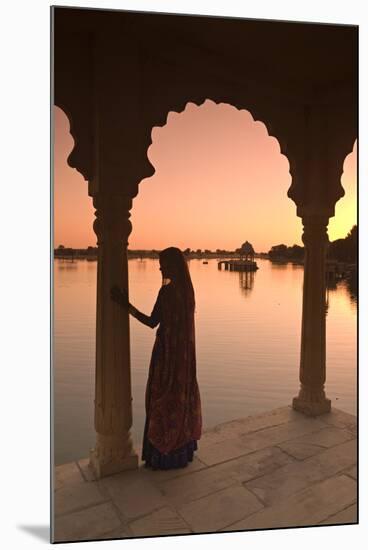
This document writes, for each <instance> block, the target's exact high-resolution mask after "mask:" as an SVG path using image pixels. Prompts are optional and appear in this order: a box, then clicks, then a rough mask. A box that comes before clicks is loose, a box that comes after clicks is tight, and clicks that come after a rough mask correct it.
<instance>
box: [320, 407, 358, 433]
mask: <svg viewBox="0 0 368 550" xmlns="http://www.w3.org/2000/svg"><path fill="white" fill-rule="evenodd" d="M319 418H320V420H321V422H324V423H325V424H327V425H328V426H335V427H336V428H343V429H346V430H349V431H351V433H352V434H353V435H356V433H357V432H356V429H357V417H356V416H354V415H352V414H350V413H347V412H345V411H342V410H341V409H335V408H334V407H332V409H331V412H330V413H327V414H323V415H321V416H320V417H319Z"/></svg>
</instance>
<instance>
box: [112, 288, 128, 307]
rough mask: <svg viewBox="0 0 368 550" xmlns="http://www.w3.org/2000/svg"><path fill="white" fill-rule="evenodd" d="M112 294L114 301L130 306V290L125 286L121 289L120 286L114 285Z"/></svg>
mask: <svg viewBox="0 0 368 550" xmlns="http://www.w3.org/2000/svg"><path fill="white" fill-rule="evenodd" d="M110 296H111V299H112V300H114V302H117V303H118V304H120V305H121V306H123V307H129V298H128V291H127V290H126V289H125V288H123V289H122V290H121V289H120V288H119V287H118V286H113V287H112V288H111V290H110Z"/></svg>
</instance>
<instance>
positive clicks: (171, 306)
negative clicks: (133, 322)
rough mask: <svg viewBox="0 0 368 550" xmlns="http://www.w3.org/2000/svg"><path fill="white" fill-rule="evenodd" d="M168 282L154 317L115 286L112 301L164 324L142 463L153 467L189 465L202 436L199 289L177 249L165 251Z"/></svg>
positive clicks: (151, 378) (151, 379)
mask: <svg viewBox="0 0 368 550" xmlns="http://www.w3.org/2000/svg"><path fill="white" fill-rule="evenodd" d="M159 259H160V270H161V273H162V278H163V284H162V287H161V289H160V291H159V293H158V296H157V300H156V303H155V305H154V308H153V310H152V313H151V315H150V316H148V315H145V314H144V313H142V312H140V311H138V310H137V309H136V308H135V307H134V306H132V305H131V304H130V303H129V301H128V296H127V292H126V291H121V290H120V289H119V288H117V287H114V288H113V289H112V290H111V296H112V298H113V299H114V300H115V301H117V302H118V303H120V304H121V305H122V306H123V307H127V308H128V309H129V313H130V314H131V315H133V317H135V318H136V319H138V321H140V322H142V323H144V324H145V325H147V326H149V327H151V328H154V327H156V326H157V325H159V328H158V330H157V332H156V339H155V343H154V346H153V350H152V356H151V362H150V366H149V373H148V381H147V387H146V396H145V398H146V399H145V404H146V422H145V427H144V436H143V448H142V460H144V461H145V465H146V466H151V467H152V468H154V469H165V470H166V469H170V468H180V467H184V466H187V464H188V462H191V461H192V460H193V453H194V451H195V450H196V449H197V448H198V447H197V441H198V440H199V439H200V437H201V427H202V416H201V401H200V394H199V389H198V383H197V378H196V352H195V326H194V308H195V299H194V289H193V285H192V281H191V278H190V273H189V269H188V266H187V262H186V260H185V257H184V255H183V254H182V252H181V251H180V250H179V249H178V248H175V247H170V248H166V249H165V250H163V251H162V252H161V253H160V256H159Z"/></svg>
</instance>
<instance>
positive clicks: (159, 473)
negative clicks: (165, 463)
mask: <svg viewBox="0 0 368 550" xmlns="http://www.w3.org/2000/svg"><path fill="white" fill-rule="evenodd" d="M205 468H207V465H206V464H203V462H201V461H200V460H199V459H198V457H196V456H194V457H193V462H189V463H188V466H186V467H185V468H175V469H173V470H152V469H151V468H145V471H146V475H147V477H148V478H149V479H150V481H151V482H152V483H153V484H154V485H161V484H162V483H164V482H165V481H168V480H169V479H177V478H179V477H186V476H187V475H189V474H192V473H194V472H198V471H199V470H203V469H205Z"/></svg>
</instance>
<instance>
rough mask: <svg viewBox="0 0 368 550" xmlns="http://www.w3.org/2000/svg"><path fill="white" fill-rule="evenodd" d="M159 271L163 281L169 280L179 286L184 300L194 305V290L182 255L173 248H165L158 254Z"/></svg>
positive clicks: (177, 249)
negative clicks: (184, 297)
mask: <svg viewBox="0 0 368 550" xmlns="http://www.w3.org/2000/svg"><path fill="white" fill-rule="evenodd" d="M159 259H160V269H161V272H162V277H163V278H164V279H170V280H171V281H173V282H175V283H176V284H177V285H178V286H180V287H181V288H182V289H183V291H184V292H185V295H186V298H187V299H188V300H190V302H193V304H194V290H193V285H192V280H191V278H190V273H189V269H188V264H187V261H186V259H185V257H184V254H183V253H182V252H181V250H179V248H176V247H175V246H170V247H169V248H165V250H162V252H160V254H159Z"/></svg>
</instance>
